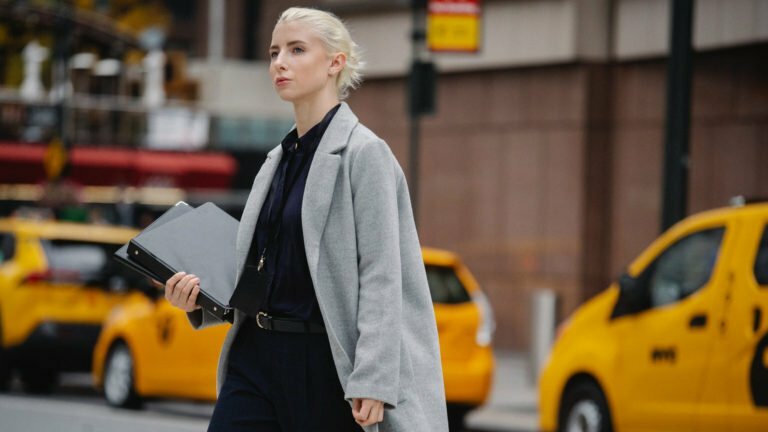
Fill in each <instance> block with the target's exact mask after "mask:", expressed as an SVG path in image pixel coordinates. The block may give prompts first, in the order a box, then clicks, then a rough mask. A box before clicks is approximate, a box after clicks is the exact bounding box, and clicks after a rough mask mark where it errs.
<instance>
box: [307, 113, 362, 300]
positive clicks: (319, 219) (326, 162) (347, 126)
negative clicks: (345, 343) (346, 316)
mask: <svg viewBox="0 0 768 432" xmlns="http://www.w3.org/2000/svg"><path fill="white" fill-rule="evenodd" d="M357 123H358V120H357V117H356V116H355V114H354V113H352V110H351V109H350V108H349V105H347V104H346V103H345V102H342V103H341V106H340V107H339V110H338V111H337V112H336V115H334V116H333V119H332V120H331V123H330V124H329V125H328V129H326V131H325V133H324V134H323V138H322V139H321V140H320V144H319V145H318V147H317V150H316V151H315V157H314V159H313V160H312V165H311V166H310V168H309V174H308V175H307V185H306V186H305V188H304V200H303V202H302V205H301V224H302V230H303V233H304V249H305V251H306V254H307V264H308V265H309V273H310V276H311V277H312V280H313V281H314V283H315V287H317V263H318V260H319V254H320V240H321V239H322V235H323V231H324V230H325V224H326V223H327V221H328V212H329V210H330V207H331V201H332V199H333V191H334V189H335V187H336V177H337V176H338V174H339V168H340V167H341V156H340V155H339V152H341V150H343V149H344V148H345V147H346V146H347V142H348V141H349V136H350V134H351V133H352V129H354V127H355V126H356V125H357ZM316 289H317V288H316Z"/></svg>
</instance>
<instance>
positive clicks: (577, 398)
mask: <svg viewBox="0 0 768 432" xmlns="http://www.w3.org/2000/svg"><path fill="white" fill-rule="evenodd" d="M558 431H559V432H612V431H613V428H612V426H611V415H610V411H609V410H608V403H607V402H606V400H605V396H604V395H603V392H602V391H601V390H600V387H598V385H597V384H596V383H594V382H591V381H582V382H579V383H576V384H574V385H570V386H568V387H567V388H566V390H565V394H564V395H563V401H562V403H561V407H560V415H559V421H558Z"/></svg>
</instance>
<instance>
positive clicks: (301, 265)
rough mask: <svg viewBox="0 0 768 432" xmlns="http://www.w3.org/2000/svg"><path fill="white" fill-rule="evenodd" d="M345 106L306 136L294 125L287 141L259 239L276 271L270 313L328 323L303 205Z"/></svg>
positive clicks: (259, 248) (267, 306)
mask: <svg viewBox="0 0 768 432" xmlns="http://www.w3.org/2000/svg"><path fill="white" fill-rule="evenodd" d="M340 106H341V105H336V106H335V107H334V108H332V109H331V110H330V111H328V113H327V114H326V115H325V117H324V118H323V120H321V121H320V123H318V124H316V125H315V126H313V127H312V128H311V129H310V130H309V131H307V133H305V134H304V135H303V136H302V137H301V138H299V137H298V132H297V131H296V129H294V130H292V131H291V132H290V133H289V134H288V135H287V136H286V137H285V138H284V139H283V142H282V143H281V145H282V146H283V157H282V159H280V163H279V165H278V167H277V170H276V171H275V177H274V179H273V180H272V184H271V185H270V188H269V194H268V195H267V198H266V199H265V200H264V205H263V206H262V209H261V213H260V214H259V219H258V221H257V223H256V231H255V233H254V239H253V241H254V242H255V246H256V251H258V252H259V255H258V256H261V253H262V251H263V249H264V248H265V247H266V248H267V253H266V260H265V262H264V267H265V271H267V272H269V274H271V275H272V282H271V283H270V285H269V289H268V293H267V297H266V304H265V306H264V308H263V309H264V310H265V311H266V312H267V313H269V314H270V315H274V316H278V317H287V318H298V319H302V320H309V321H313V322H317V323H322V316H321V315H320V308H319V306H318V304H317V297H316V296H315V289H314V286H313V284H312V279H311V277H310V275H309V265H308V264H307V254H306V251H305V250H304V233H303V231H302V224H301V203H302V201H303V198H304V186H305V185H306V183H307V174H309V167H310V165H311V164H312V159H313V158H314V156H315V150H317V146H318V145H319V144H320V140H321V139H322V137H323V134H324V133H325V130H326V129H327V128H328V124H329V123H330V122H331V120H332V119H333V116H334V115H335V114H336V111H338V109H339V107H340ZM281 182H282V185H281V184H280V183H281ZM281 188H282V189H287V190H285V191H284V192H283V193H284V194H285V195H283V196H284V200H285V207H283V210H282V215H281V214H280V211H279V208H280V205H281V204H282V201H283V198H281V197H279V196H277V195H278V193H277V192H276V191H279V189H281ZM278 218H279V220H278ZM270 227H271V228H272V230H273V233H274V232H279V234H278V237H276V241H275V237H273V238H272V239H271V240H270V241H269V243H267V237H268V235H269V231H270Z"/></svg>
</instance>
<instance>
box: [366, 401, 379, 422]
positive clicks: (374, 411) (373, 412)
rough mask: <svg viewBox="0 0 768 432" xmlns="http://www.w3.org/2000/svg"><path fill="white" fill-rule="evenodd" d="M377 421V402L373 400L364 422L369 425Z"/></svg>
mask: <svg viewBox="0 0 768 432" xmlns="http://www.w3.org/2000/svg"><path fill="white" fill-rule="evenodd" d="M378 421H379V404H378V402H375V403H374V404H373V406H372V407H371V414H370V415H369V416H368V420H367V421H366V422H365V423H366V426H370V425H372V424H374V423H376V422H378Z"/></svg>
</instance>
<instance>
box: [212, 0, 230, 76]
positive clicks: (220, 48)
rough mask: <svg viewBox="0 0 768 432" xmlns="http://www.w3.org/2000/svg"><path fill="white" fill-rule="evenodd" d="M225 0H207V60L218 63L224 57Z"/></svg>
mask: <svg viewBox="0 0 768 432" xmlns="http://www.w3.org/2000/svg"><path fill="white" fill-rule="evenodd" d="M224 1H225V0H208V60H209V61H212V62H214V63H219V62H221V61H222V60H223V59H224V21H225V19H226V18H225V16H224V7H225V4H224Z"/></svg>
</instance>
